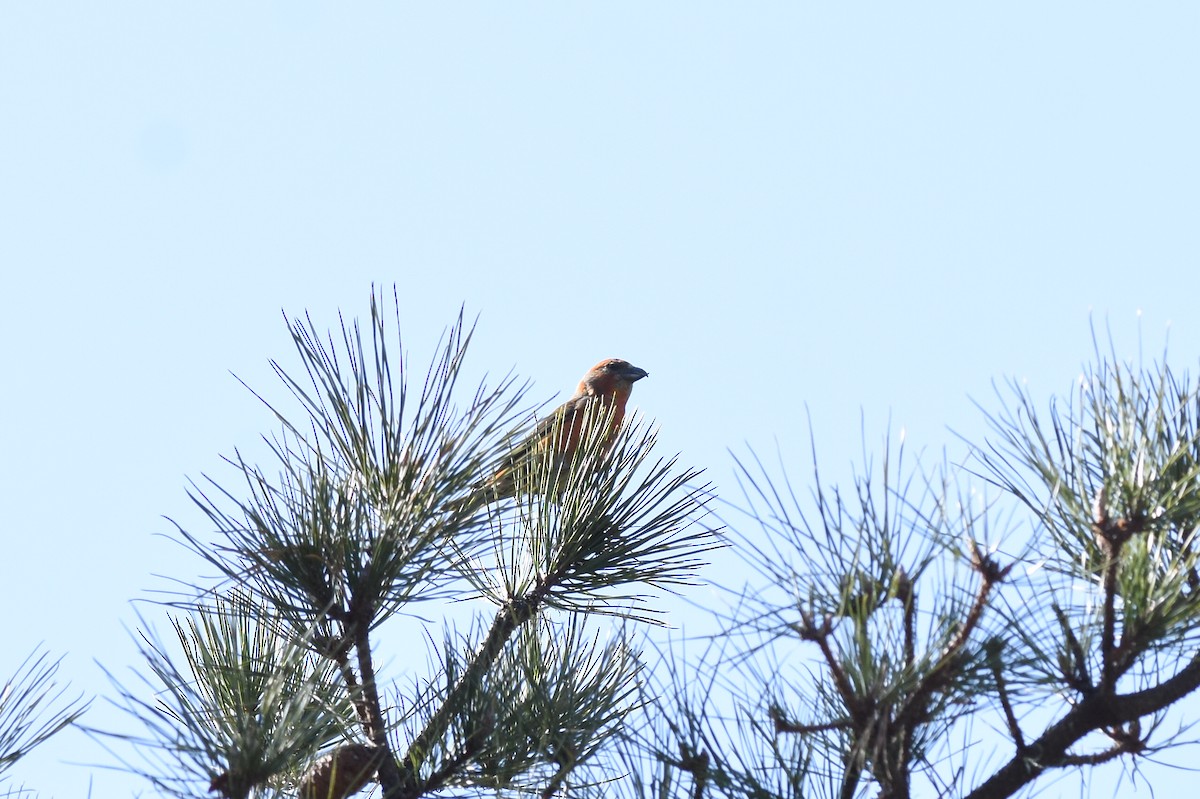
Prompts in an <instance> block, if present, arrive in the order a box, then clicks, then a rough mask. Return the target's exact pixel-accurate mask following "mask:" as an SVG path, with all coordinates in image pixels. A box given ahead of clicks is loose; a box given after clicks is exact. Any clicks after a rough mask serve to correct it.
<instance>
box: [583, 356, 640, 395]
mask: <svg viewBox="0 0 1200 799" xmlns="http://www.w3.org/2000/svg"><path fill="white" fill-rule="evenodd" d="M649 375H650V373H649V372H647V371H646V370H645V369H639V368H638V367H636V366H634V365H633V364H631V363H630V362H629V361H623V360H621V359H620V358H609V359H607V360H603V361H601V362H600V363H598V364H596V365H595V366H593V367H592V368H591V369H590V370H589V371H588V373H587V374H586V375H584V376H583V380H581V381H579V392H580V393H581V394H599V395H602V396H607V395H611V394H613V393H615V392H619V393H621V394H624V395H625V396H628V395H629V392H630V390H632V389H633V384H634V383H636V382H637V381H639V380H641V379H642V378H643V377H648V376H649Z"/></svg>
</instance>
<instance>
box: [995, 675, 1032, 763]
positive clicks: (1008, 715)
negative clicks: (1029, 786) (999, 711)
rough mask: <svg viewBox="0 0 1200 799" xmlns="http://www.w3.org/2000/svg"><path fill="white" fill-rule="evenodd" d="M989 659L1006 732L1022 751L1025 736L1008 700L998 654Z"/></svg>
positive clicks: (1023, 749) (1018, 749) (1019, 750)
mask: <svg viewBox="0 0 1200 799" xmlns="http://www.w3.org/2000/svg"><path fill="white" fill-rule="evenodd" d="M990 660H991V664H990V665H991V667H992V675H993V676H994V677H995V678H996V692H997V693H998V694H999V696H1000V707H1002V708H1003V709H1004V719H1005V721H1006V722H1007V723H1008V734H1009V735H1011V736H1012V739H1013V744H1014V745H1016V747H1017V752H1018V753H1020V752H1024V751H1025V736H1024V735H1023V734H1022V733H1021V725H1020V724H1018V723H1017V714H1016V713H1014V712H1013V707H1012V702H1010V701H1009V700H1008V687H1007V686H1006V685H1005V684H1004V671H1003V669H1002V668H1001V666H1002V664H1001V663H1000V656H999V654H998V653H997V654H995V655H993V656H992V657H991V658H990Z"/></svg>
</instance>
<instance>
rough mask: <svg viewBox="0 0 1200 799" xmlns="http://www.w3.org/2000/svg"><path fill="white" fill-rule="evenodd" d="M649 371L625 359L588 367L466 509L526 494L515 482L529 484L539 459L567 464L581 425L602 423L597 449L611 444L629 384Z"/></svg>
mask: <svg viewBox="0 0 1200 799" xmlns="http://www.w3.org/2000/svg"><path fill="white" fill-rule="evenodd" d="M648 375H649V372H647V371H646V370H645V369H639V368H638V367H636V366H634V365H633V364H631V363H629V361H623V360H621V359H620V358H609V359H608V360H604V361H601V362H600V363H598V364H596V365H595V366H593V367H592V368H591V369H590V370H588V373H587V374H585V375H584V376H583V379H582V380H580V381H579V386H578V387H577V388H576V389H575V395H574V396H572V397H571V398H570V399H569V400H567V401H566V402H564V403H563V404H562V405H560V406H558V408H557V409H556V410H555V411H554V413H552V414H550V415H549V416H547V417H546V418H545V419H543V420H542V421H540V422H539V423H538V425H537V427H535V428H534V429H533V432H531V433H530V434H529V435H528V436H526V437H525V438H524V439H522V440H521V442H520V443H518V444H517V445H516V446H515V447H513V449H512V450H511V451H510V452H509V453H508V454H507V455H505V456H504V458H503V460H502V461H501V463H500V465H499V468H497V469H496V471H495V472H494V473H493V474H492V475H491V477H489V478H488V479H487V480H486V481H485V482H484V483H483V484H482V485H481V486H480V487H479V488H477V489H476V490H475V492H474V494H472V496H471V497H470V498H469V499H468V502H467V506H468V507H470V508H476V507H478V506H479V505H481V504H483V503H486V502H492V501H494V500H497V499H504V498H506V497H511V496H514V495H516V494H517V493H519V492H521V491H524V490H527V489H524V488H522V487H521V486H520V485H519V483H520V482H521V480H522V479H524V480H526V481H527V480H528V479H529V475H530V474H532V473H533V472H534V469H535V467H538V466H541V465H542V463H544V461H543V459H545V458H553V459H554V464H555V467H561V466H564V465H567V464H570V462H571V460H572V459H573V458H574V457H575V451H576V449H577V448H578V447H579V444H580V442H581V440H583V439H584V424H585V423H591V424H595V423H601V422H604V423H607V424H608V430H607V431H606V432H604V433H602V438H601V439H600V444H601V446H604V447H608V446H611V445H612V441H613V438H614V437H615V436H616V434H617V431H618V430H619V429H620V427H621V422H622V420H624V418H625V403H626V402H627V401H628V400H629V394H630V392H632V391H633V384H634V383H636V382H637V381H639V380H641V379H642V378H643V377H647V376H648Z"/></svg>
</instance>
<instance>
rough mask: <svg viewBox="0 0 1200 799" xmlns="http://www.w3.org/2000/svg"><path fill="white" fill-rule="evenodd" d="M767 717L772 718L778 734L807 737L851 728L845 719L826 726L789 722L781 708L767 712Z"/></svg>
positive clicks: (827, 723)
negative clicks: (809, 734)
mask: <svg viewBox="0 0 1200 799" xmlns="http://www.w3.org/2000/svg"><path fill="white" fill-rule="evenodd" d="M767 715H768V716H770V717H771V722H772V723H773V724H774V725H775V732H777V733H796V734H799V735H807V734H808V733H813V732H828V731H830V730H844V729H847V728H849V726H850V722H849V721H848V720H845V719H843V720H842V721H829V722H826V723H824V724H797V723H795V722H794V721H788V720H787V719H786V718H784V716H783V711H781V710H779V708H775V707H772V708H770V709H769V710H768V711H767Z"/></svg>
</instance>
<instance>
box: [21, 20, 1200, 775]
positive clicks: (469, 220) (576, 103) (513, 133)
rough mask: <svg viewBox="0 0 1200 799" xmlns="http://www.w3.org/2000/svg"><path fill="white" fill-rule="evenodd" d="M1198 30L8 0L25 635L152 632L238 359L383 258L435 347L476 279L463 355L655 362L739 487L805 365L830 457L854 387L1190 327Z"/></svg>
mask: <svg viewBox="0 0 1200 799" xmlns="http://www.w3.org/2000/svg"><path fill="white" fill-rule="evenodd" d="M1197 42H1200V6H1197V5H1195V4H1192V3H1174V4H1172V3H1162V4H1154V5H1149V4H1138V5H1137V7H1136V8H1134V7H1133V6H1132V5H1121V6H1118V5H1114V4H1107V3H1101V4H1098V3H1082V2H1081V3H1055V4H1047V3H1006V4H1003V5H1002V6H1001V5H992V6H990V7H986V8H985V7H982V6H981V5H980V4H961V3H936V4H935V3H905V4H894V3H889V4H856V5H853V6H851V5H850V4H820V5H818V4H812V3H765V2H764V3H753V4H749V3H737V4H732V3H729V4H716V3H671V2H656V3H605V4H586V5H585V4H575V3H571V4H563V3H555V4H551V3H539V4H530V3H506V4H460V3H454V4H451V3H440V4H432V3H430V4H425V5H422V6H418V5H413V4H400V3H389V4H385V3H362V4H356V5H353V6H347V5H345V4H339V5H337V6H335V5H334V4H318V3H313V2H274V3H205V4H202V5H196V4H193V5H190V6H186V7H185V6H184V5H183V4H165V3H152V2H107V3H18V2H8V3H4V4H3V5H0V264H2V265H3V283H2V285H3V290H2V291H0V333H2V335H3V340H4V341H5V347H4V351H5V359H6V361H7V364H6V365H7V368H6V372H7V378H6V379H5V381H4V386H5V388H4V391H3V392H2V393H0V414H2V418H4V419H5V420H6V424H5V425H3V427H2V428H0V451H2V452H3V453H4V457H3V458H2V459H0V502H2V504H3V507H4V522H3V525H4V540H5V542H6V551H7V557H6V559H5V564H4V566H3V580H2V581H0V599H2V600H3V604H4V606H5V607H6V608H7V612H6V613H5V619H6V621H5V625H4V629H5V634H4V640H5V647H4V651H3V652H0V673H4V674H7V673H9V672H11V669H12V668H13V667H15V665H16V663H17V662H18V661H19V659H20V658H21V657H23V656H24V655H25V654H26V653H27V652H28V651H29V650H30V649H32V648H33V647H34V645H35V644H37V643H38V642H39V641H43V640H44V641H45V642H46V645H47V647H48V648H49V649H50V650H51V651H54V652H60V653H61V652H65V653H68V659H67V662H66V665H65V667H64V673H65V675H66V676H67V677H69V678H70V679H71V680H72V681H73V682H74V684H75V685H76V686H78V687H80V688H82V689H84V690H86V691H88V692H93V693H98V692H101V691H103V690H104V689H105V683H104V681H103V680H102V678H101V676H100V674H99V671H98V669H97V668H96V667H95V665H94V664H93V662H92V659H93V658H97V659H99V660H100V661H101V662H103V663H104V665H106V666H108V667H109V668H112V669H114V670H117V671H121V670H123V669H125V668H126V667H127V666H129V665H133V660H132V656H131V654H130V652H131V645H130V643H129V639H128V636H127V634H126V632H125V631H124V629H123V625H128V624H130V623H132V620H133V612H132V609H131V606H130V604H129V601H130V599H132V598H134V597H137V596H141V595H143V591H144V590H145V589H148V588H152V587H155V586H157V585H160V583H158V582H156V580H155V579H154V578H153V577H152V575H153V574H168V575H174V576H181V577H185V578H187V577H190V576H192V575H194V574H195V573H196V572H197V570H198V569H199V568H200V567H199V565H198V564H197V563H196V561H195V560H194V559H192V558H189V557H187V556H186V555H185V554H184V553H183V552H182V551H181V550H180V549H179V548H177V547H175V546H173V545H171V544H170V543H168V542H166V541H165V540H163V539H162V538H161V537H156V534H163V533H167V532H169V531H170V529H171V528H170V526H169V524H168V523H167V522H166V521H164V520H163V518H162V517H163V516H170V517H172V518H175V519H178V520H180V521H182V522H184V523H187V524H198V523H199V519H198V517H197V515H196V514H195V512H193V511H192V509H191V507H190V505H189V502H188V500H187V498H186V497H185V494H184V488H185V481H186V477H188V476H191V477H199V475H200V474H201V473H202V472H213V473H217V474H220V471H219V470H220V466H219V460H218V455H219V454H220V453H229V452H231V451H232V450H233V448H234V447H235V446H252V445H253V442H254V441H255V439H256V437H257V435H258V434H259V433H262V432H268V431H269V430H270V429H271V420H270V418H269V417H268V416H267V415H266V414H265V413H264V411H263V410H262V408H261V406H259V405H258V404H257V403H256V401H255V400H253V398H252V397H251V396H250V395H249V394H248V393H247V392H246V391H245V390H244V389H243V388H242V387H240V386H239V385H238V384H237V383H236V382H235V381H234V380H233V378H232V377H230V376H229V372H230V371H232V372H235V373H237V374H238V375H239V376H242V377H244V378H245V379H247V381H248V382H250V383H251V384H252V385H254V386H255V387H256V388H261V389H264V390H266V391H276V388H275V384H274V383H272V382H271V378H270V374H269V369H268V366H267V359H268V358H272V357H276V358H281V359H283V360H284V361H285V363H286V362H288V359H289V358H290V342H289V341H288V336H287V332H286V330H285V328H284V326H283V324H282V322H281V318H280V313H279V312H280V309H284V310H287V311H288V312H292V313H301V312H303V311H304V310H305V309H308V310H310V311H311V312H312V313H313V315H314V318H315V319H317V320H318V321H320V322H321V323H322V324H329V323H333V322H334V321H335V320H336V313H337V311H338V310H339V309H341V310H342V311H343V312H345V313H346V314H347V315H349V316H364V315H365V314H366V310H367V301H368V297H369V291H370V286H371V284H372V282H375V283H376V284H384V285H390V284H392V283H396V284H397V285H398V286H399V290H400V294H401V305H402V312H403V314H404V318H405V321H404V325H405V328H404V332H405V336H406V340H407V343H408V347H409V349H410V351H411V352H412V354H413V356H414V358H415V359H416V360H417V361H418V362H425V361H427V359H428V357H429V355H430V353H431V347H432V343H433V341H434V340H435V339H436V337H437V335H438V334H439V333H440V332H441V330H442V329H443V328H444V327H445V326H446V325H447V324H449V323H450V322H451V321H452V317H453V315H454V314H455V312H456V311H457V309H458V308H459V306H460V305H463V304H465V307H466V309H467V311H468V313H469V314H472V315H474V314H476V313H478V314H480V316H481V321H480V325H479V330H478V335H477V341H476V343H475V345H474V346H473V348H472V357H471V364H472V368H473V369H475V370H477V373H481V372H483V371H485V370H486V371H490V372H492V373H504V372H506V371H508V370H509V369H510V368H512V369H515V370H516V371H518V372H519V373H520V374H522V375H524V376H527V377H529V378H531V379H532V380H534V381H535V394H534V396H536V397H538V398H548V397H550V396H551V395H554V394H556V393H559V394H561V393H562V392H565V391H569V390H570V389H571V388H572V387H573V385H574V382H575V381H576V380H577V379H578V378H579V376H580V374H582V372H583V371H584V370H585V369H586V368H587V367H588V366H590V365H591V364H592V363H593V362H595V361H597V360H599V359H600V358H603V357H608V356H620V357H624V358H627V359H629V360H630V361H632V362H634V363H635V364H637V365H639V366H642V367H644V368H645V369H647V370H649V371H650V373H651V377H650V379H649V380H647V381H645V382H643V383H639V385H638V388H637V391H636V393H635V395H634V402H635V404H636V405H637V406H638V407H640V409H641V410H642V411H643V412H644V413H646V414H648V415H649V416H652V417H654V418H655V419H656V420H657V421H658V422H659V423H660V424H661V425H662V442H663V447H664V449H665V450H667V451H671V452H674V451H680V452H682V453H683V460H684V461H685V462H687V463H691V464H695V465H698V466H704V467H707V468H708V469H709V470H710V476H711V478H712V479H713V480H714V481H715V482H716V483H717V484H718V485H719V486H730V485H731V484H732V482H733V481H732V469H731V459H730V457H729V455H728V454H727V452H726V449H727V448H729V447H733V448H737V449H740V448H742V447H743V445H744V442H749V443H750V444H752V445H755V446H757V447H759V448H771V447H774V445H775V441H776V440H778V441H779V443H780V446H781V448H782V449H783V451H784V453H785V455H788V456H790V458H791V460H793V461H794V463H795V469H794V473H795V475H797V476H800V475H802V474H803V473H804V468H805V464H806V463H807V460H808V449H807V433H806V425H807V423H806V421H805V418H804V408H805V406H806V405H807V407H808V408H809V409H811V413H812V417H813V425H814V428H815V430H816V434H817V444H818V447H819V451H820V453H821V456H822V458H823V459H824V461H826V462H828V463H830V464H832V465H834V466H836V467H840V466H842V465H844V464H846V463H848V462H849V461H850V460H851V459H856V458H857V457H858V453H859V452H860V442H859V432H858V431H859V414H860V411H861V412H862V413H863V414H864V415H865V418H866V420H867V427H868V430H869V431H871V435H872V436H873V438H874V439H878V438H879V436H880V435H882V430H883V428H884V425H885V424H886V421H887V419H888V416H889V414H890V416H891V419H892V424H893V427H894V428H901V427H902V428H904V429H905V430H906V431H907V436H908V441H909V443H910V444H911V445H912V446H915V447H918V448H926V449H929V450H931V451H933V452H938V451H940V450H941V448H942V447H943V446H946V447H949V448H950V450H951V453H952V454H954V453H956V452H959V451H961V447H960V446H959V445H958V443H957V441H956V439H955V438H954V437H953V435H951V434H950V433H949V432H948V431H947V429H946V428H947V426H948V425H949V426H951V427H953V428H954V429H955V430H959V431H962V432H964V433H965V434H967V435H973V436H978V435H979V434H981V432H982V430H983V424H982V421H981V416H980V413H979V412H978V411H977V410H976V409H975V408H974V407H973V406H972V404H971V401H970V397H976V398H978V399H980V400H982V401H984V402H985V404H989V405H993V400H992V398H991V388H990V384H991V381H992V380H993V379H1003V378H1005V377H1008V376H1014V375H1015V376H1018V377H1022V378H1027V379H1028V380H1029V381H1030V383H1031V385H1033V386H1034V388H1035V390H1036V391H1038V392H1042V393H1044V394H1047V395H1048V394H1049V393H1050V392H1061V391H1063V390H1066V389H1067V388H1068V387H1069V386H1070V385H1071V384H1072V382H1073V380H1074V379H1075V377H1076V376H1077V374H1078V372H1079V368H1080V365H1081V364H1082V363H1083V362H1084V361H1086V360H1087V359H1088V358H1089V357H1090V351H1091V343H1090V332H1089V319H1091V318H1094V319H1096V320H1097V321H1098V322H1099V324H1100V325H1101V326H1103V325H1104V324H1105V323H1108V324H1110V325H1111V326H1112V328H1113V331H1114V335H1115V338H1116V340H1117V343H1118V348H1119V351H1120V353H1121V355H1122V356H1123V357H1134V356H1136V353H1137V340H1138V336H1139V330H1140V334H1141V337H1142V339H1143V340H1144V342H1145V347H1146V350H1147V354H1148V355H1149V354H1157V353H1158V352H1160V351H1161V349H1162V346H1163V342H1164V341H1165V340H1166V338H1167V328H1168V327H1170V333H1169V337H1170V347H1171V360H1172V362H1173V363H1174V364H1175V365H1177V366H1178V367H1180V368H1183V367H1189V368H1191V367H1193V366H1194V364H1195V363H1196V361H1197V356H1198V355H1200V319H1197V317H1196V314H1195V311H1194V308H1195V303H1196V297H1197V295H1198V293H1200V269H1198V267H1200V224H1198V220H1200V146H1198V145H1197V142H1200V98H1198V97H1197V94H1198V87H1200V50H1198V48H1197ZM1139 311H1141V317H1140V322H1139V318H1138V312H1139ZM292 363H294V361H292ZM148 612H153V608H150V609H148ZM1193 711H1194V712H1193V714H1192V717H1193V718H1195V717H1198V716H1200V709H1196V708H1194V707H1193ZM110 716H111V714H110V712H109V711H108V710H107V709H104V708H102V707H98V708H97V709H96V710H95V711H94V712H93V714H92V716H91V717H90V718H89V721H91V722H92V723H93V724H103V722H104V720H105V719H106V718H109V717H110ZM101 758H102V754H101V753H98V752H96V751H94V749H93V748H92V747H91V746H90V744H88V743H87V742H86V741H84V740H82V739H81V738H79V737H76V736H74V735H73V734H72V735H71V736H70V737H67V736H64V737H63V738H62V739H60V740H58V741H56V742H54V743H51V744H49V745H47V746H46V747H45V748H44V749H43V750H42V751H41V752H39V753H38V754H37V755H35V756H32V757H31V758H30V759H29V761H28V766H27V767H26V768H24V769H19V770H18V771H17V772H16V773H15V777H16V779H17V780H24V781H25V782H27V783H28V784H29V785H30V786H36V787H39V788H40V789H41V790H42V791H43V795H46V796H50V795H55V796H58V797H74V796H81V795H83V794H84V793H85V792H86V789H87V785H88V784H89V780H94V782H93V783H92V784H93V785H94V789H93V795H94V796H97V797H108V796H120V795H128V794H129V793H130V790H131V787H130V786H134V785H137V784H138V783H136V782H134V781H132V780H131V779H129V778H126V777H125V776H123V775H120V774H113V773H103V772H96V773H94V774H93V773H92V770H90V769H81V768H69V767H66V766H59V765H56V763H58V761H60V760H62V759H67V760H85V761H88V760H98V759H101ZM1145 774H1146V776H1147V777H1149V778H1152V779H1154V780H1155V781H1156V785H1157V786H1158V787H1159V795H1160V796H1163V795H1170V794H1171V793H1172V791H1171V790H1169V787H1170V785H1172V784H1173V781H1175V780H1177V779H1179V777H1178V776H1177V775H1176V774H1174V773H1172V772H1169V771H1166V770H1163V769H1156V768H1155V767H1150V768H1147V769H1146V771H1145ZM1112 777H1115V772H1113V773H1110V772H1103V774H1102V775H1100V776H1098V777H1097V780H1096V782H1095V783H1094V785H1093V787H1094V788H1095V790H1096V793H1095V795H1101V796H1103V795H1108V794H1110V793H1111V790H1110V787H1111V786H1113V785H1115V782H1114V780H1113V779H1112ZM1126 787H1127V784H1126ZM1071 790H1074V788H1072V789H1071ZM1053 791H1054V789H1051V792H1052V793H1053Z"/></svg>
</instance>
